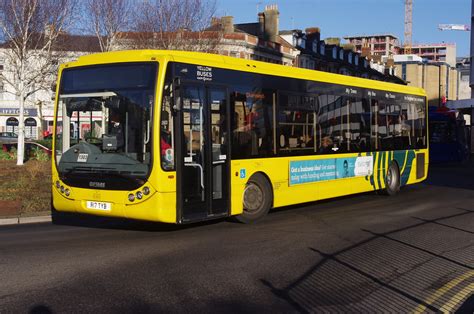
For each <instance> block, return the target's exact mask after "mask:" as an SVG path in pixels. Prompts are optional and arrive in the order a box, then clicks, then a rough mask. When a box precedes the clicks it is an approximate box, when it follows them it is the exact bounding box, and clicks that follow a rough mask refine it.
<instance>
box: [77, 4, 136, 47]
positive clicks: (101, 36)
mask: <svg viewBox="0 0 474 314" xmlns="http://www.w3.org/2000/svg"><path fill="white" fill-rule="evenodd" d="M85 11H86V12H85V13H86V16H87V17H88V18H87V20H89V21H88V23H87V24H88V25H89V26H90V29H89V31H92V32H93V33H94V34H95V35H96V36H97V38H98V40H99V44H100V49H101V51H111V50H113V49H114V44H115V43H116V39H117V36H118V34H119V32H121V31H122V32H123V31H127V30H128V27H129V25H130V16H131V2H130V0H87V2H86V7H85Z"/></svg>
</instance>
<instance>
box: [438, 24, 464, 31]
mask: <svg viewBox="0 0 474 314" xmlns="http://www.w3.org/2000/svg"><path fill="white" fill-rule="evenodd" d="M438 29H439V30H440V31H470V30H471V28H470V27H469V25H465V24H439V25H438Z"/></svg>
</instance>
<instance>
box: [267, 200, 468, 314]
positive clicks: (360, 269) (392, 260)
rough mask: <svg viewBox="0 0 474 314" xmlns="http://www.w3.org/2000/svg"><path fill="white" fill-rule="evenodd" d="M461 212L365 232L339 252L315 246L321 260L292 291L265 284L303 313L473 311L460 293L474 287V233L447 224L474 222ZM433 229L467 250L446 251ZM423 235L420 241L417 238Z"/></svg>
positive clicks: (293, 284)
mask: <svg viewBox="0 0 474 314" xmlns="http://www.w3.org/2000/svg"><path fill="white" fill-rule="evenodd" d="M460 210H462V212H460V213H457V214H453V215H449V216H443V217H438V218H437V219H431V220H424V219H421V218H418V217H412V218H414V219H417V220H418V221H420V222H419V223H415V224H413V225H410V226H407V227H403V228H399V229H395V230H392V231H389V232H384V233H377V232H373V231H370V230H365V229H361V230H362V231H363V232H366V233H367V234H368V235H369V236H368V238H366V239H365V240H363V241H361V242H358V243H355V244H353V245H351V246H348V247H346V248H344V249H342V250H339V251H337V252H334V253H326V252H322V251H321V250H320V249H318V248H315V247H309V248H308V249H309V250H311V251H312V252H315V253H317V256H316V257H315V258H316V259H318V262H317V263H316V264H315V265H314V266H312V267H311V268H309V269H308V270H307V271H306V272H304V273H303V274H302V275H301V276H300V277H299V278H297V279H296V280H294V281H293V282H292V283H291V284H289V285H287V286H286V287H283V288H277V287H275V286H274V285H273V284H272V283H271V282H270V281H269V280H267V279H264V278H263V279H260V280H261V282H262V284H263V285H265V286H266V287H268V288H270V290H271V292H272V293H273V294H274V295H275V296H277V297H279V298H281V299H284V300H285V301H287V302H288V303H289V304H290V305H291V306H293V307H294V309H295V310H297V311H298V312H301V313H310V312H315V311H316V312H326V311H328V312H332V311H341V310H343V311H348V312H351V311H355V312H359V311H361V312H364V311H367V309H372V311H375V312H385V311H388V312H407V311H410V312H411V311H413V309H417V310H419V311H420V312H426V311H428V312H439V311H440V309H441V308H442V307H443V306H451V308H456V307H457V308H458V310H459V313H472V312H473V311H472V309H473V307H474V296H470V297H469V295H467V298H466V295H465V294H463V295H462V296H460V295H461V294H462V293H464V292H462V290H463V289H466V288H468V287H470V286H471V285H472V284H474V264H473V263H472V261H473V257H474V249H473V247H474V237H473V234H474V233H473V232H472V231H471V230H465V229H462V228H458V227H454V226H451V225H449V223H443V222H441V221H447V222H451V221H452V220H453V219H461V220H465V219H473V218H474V217H473V216H474V210H468V209H460ZM433 228H452V229H451V230H452V232H453V233H455V232H457V233H459V234H460V235H453V238H452V239H451V240H452V241H453V242H458V241H463V239H464V242H465V243H463V244H459V243H457V244H458V245H466V246H465V247H461V249H459V252H458V255H453V253H452V252H451V251H457V250H458V249H456V248H453V246H454V244H453V245H451V248H450V249H447V250H441V251H440V250H439V246H440V245H438V244H439V243H437V242H436V241H437V239H434V237H431V234H429V233H428V232H427V231H430V232H436V231H433ZM417 234H419V235H420V236H419V237H420V238H415V237H416V235H417ZM434 234H436V233H434ZM446 241H449V240H446ZM445 244H446V243H445ZM441 246H443V245H441ZM464 252H466V253H464ZM459 278H460V279H459ZM455 279H456V280H455ZM471 282H472V283H471ZM470 283H471V285H470ZM439 291H441V292H442V293H440V292H439ZM469 293H472V291H469ZM462 298H466V300H464V301H463V300H462ZM387 300H390V303H389V302H387ZM417 310H415V312H417Z"/></svg>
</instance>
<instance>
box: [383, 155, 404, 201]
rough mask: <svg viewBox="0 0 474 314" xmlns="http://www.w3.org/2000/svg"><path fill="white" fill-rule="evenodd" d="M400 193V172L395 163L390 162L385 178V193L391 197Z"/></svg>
mask: <svg viewBox="0 0 474 314" xmlns="http://www.w3.org/2000/svg"><path fill="white" fill-rule="evenodd" d="M398 191H400V170H399V169H398V165H397V163H396V162H394V161H392V162H391V163H390V165H389V166H388V169H387V175H386V176H385V193H386V194H387V195H390V196H393V195H396V194H397V193H398Z"/></svg>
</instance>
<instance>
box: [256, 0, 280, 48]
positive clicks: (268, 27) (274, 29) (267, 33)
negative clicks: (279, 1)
mask: <svg viewBox="0 0 474 314" xmlns="http://www.w3.org/2000/svg"><path fill="white" fill-rule="evenodd" d="M279 15H280V12H278V6H277V5H276V4H271V5H267V6H265V11H264V12H263V19H264V38H265V39H266V40H269V41H273V42H278V20H279ZM259 22H260V16H259Z"/></svg>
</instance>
